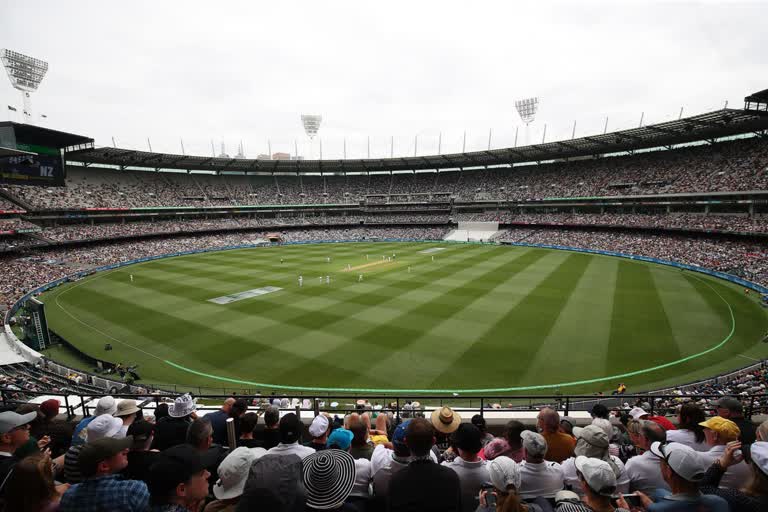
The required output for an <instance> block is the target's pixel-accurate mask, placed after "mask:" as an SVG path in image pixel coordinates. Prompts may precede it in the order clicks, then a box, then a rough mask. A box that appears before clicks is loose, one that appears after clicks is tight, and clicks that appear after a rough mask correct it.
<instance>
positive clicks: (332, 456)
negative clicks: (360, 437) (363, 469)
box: [303, 449, 355, 510]
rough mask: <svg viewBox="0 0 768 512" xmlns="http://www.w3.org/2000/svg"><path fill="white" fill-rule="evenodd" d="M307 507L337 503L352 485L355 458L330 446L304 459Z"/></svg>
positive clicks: (329, 505) (316, 507) (343, 497)
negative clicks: (328, 448)
mask: <svg viewBox="0 0 768 512" xmlns="http://www.w3.org/2000/svg"><path fill="white" fill-rule="evenodd" d="M303 463H304V469H303V472H304V487H305V489H306V495H307V506H308V507H310V508H314V509H318V510H328V509H334V508H338V507H339V506H341V504H342V503H344V501H345V500H346V499H347V497H348V496H349V494H350V493H351V492H352V486H353V485H354V484H355V459H354V457H352V455H350V454H349V453H347V452H344V451H341V450H336V449H330V450H323V451H319V452H315V453H313V454H311V455H309V456H307V457H306V458H305V459H304V462H303Z"/></svg>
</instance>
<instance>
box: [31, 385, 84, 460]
mask: <svg viewBox="0 0 768 512" xmlns="http://www.w3.org/2000/svg"><path fill="white" fill-rule="evenodd" d="M60 406H61V404H60V402H59V401H58V400H56V399H54V398H50V399H48V400H46V401H44V402H43V403H41V404H40V408H39V414H38V418H37V420H35V421H33V422H32V424H31V425H30V428H29V435H30V436H31V437H34V438H35V439H43V438H44V437H46V436H47V437H49V438H50V440H51V442H50V443H49V444H48V448H50V449H51V457H54V458H56V457H58V456H60V455H62V454H63V453H64V452H66V451H67V448H69V443H70V439H72V432H73V426H72V424H71V423H69V422H67V421H64V420H61V419H57V416H58V415H59V409H60Z"/></svg>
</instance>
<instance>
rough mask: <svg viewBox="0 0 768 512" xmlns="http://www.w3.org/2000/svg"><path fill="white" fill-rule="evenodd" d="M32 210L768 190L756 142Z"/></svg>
mask: <svg viewBox="0 0 768 512" xmlns="http://www.w3.org/2000/svg"><path fill="white" fill-rule="evenodd" d="M4 189H5V191H6V192H7V193H9V194H11V195H13V196H14V197H16V198H18V199H19V200H21V201H22V202H24V203H28V204H31V205H32V206H33V207H35V208H132V207H156V206H227V205H229V206H231V205H251V204H253V205H287V204H291V205H295V204H359V203H360V202H361V201H363V200H364V199H365V197H366V196H367V195H385V196H386V195H391V194H403V195H405V196H407V195H417V194H429V193H447V194H451V195H452V196H453V197H455V198H456V199H458V200H461V201H471V200H482V199H486V200H540V199H545V198H552V197H587V196H589V197H592V196H617V195H636V194H660V193H689V192H716V191H721V192H730V191H757V190H766V189H768V143H767V142H766V141H765V140H763V139H759V138H753V139H742V140H737V141H731V142H722V143H718V144H715V145H704V146H696V147H687V148H682V149H676V150H672V151H654V152H646V153H640V154H636V155H633V156H623V157H610V158H597V159H591V160H578V161H573V162H558V163H550V164H543V165H530V166H521V167H514V168H512V169H508V168H506V169H487V170H474V171H464V172H455V171H450V172H441V173H432V172H429V173H417V174H414V173H397V174H371V175H348V176H332V177H325V176H293V175H291V176H279V175H274V176H232V175H225V176H214V175H211V174H186V173H154V172H142V171H117V170H107V169H104V170H97V169H87V170H84V169H81V168H77V167H72V168H70V169H69V171H68V177H67V186H66V187H37V186H24V185H6V186H5V187H4Z"/></svg>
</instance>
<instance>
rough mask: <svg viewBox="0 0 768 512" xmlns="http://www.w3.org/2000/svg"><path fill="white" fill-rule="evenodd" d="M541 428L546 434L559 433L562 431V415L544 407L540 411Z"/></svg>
mask: <svg viewBox="0 0 768 512" xmlns="http://www.w3.org/2000/svg"><path fill="white" fill-rule="evenodd" d="M538 419H539V428H540V429H541V430H542V431H544V432H557V431H558V430H559V429H560V415H559V414H558V413H557V411H556V410H554V409H551V408H549V407H544V408H543V409H541V410H540V411H539V417H538Z"/></svg>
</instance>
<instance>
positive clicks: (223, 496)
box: [213, 446, 257, 500]
mask: <svg viewBox="0 0 768 512" xmlns="http://www.w3.org/2000/svg"><path fill="white" fill-rule="evenodd" d="M256 458H257V457H256V454H255V453H254V452H253V451H251V450H250V449H249V448H246V447H244V446H241V447H239V448H235V449H234V450H232V452H231V453H230V454H229V455H227V456H226V458H225V459H224V460H223V461H221V464H220V465H219V469H218V473H219V479H218V480H217V481H216V485H214V486H213V495H214V496H216V498H217V499H220V500H228V499H231V498H237V497H238V496H242V494H243V489H245V482H246V480H248V474H249V473H250V469H251V464H253V461H255V460H256Z"/></svg>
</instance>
